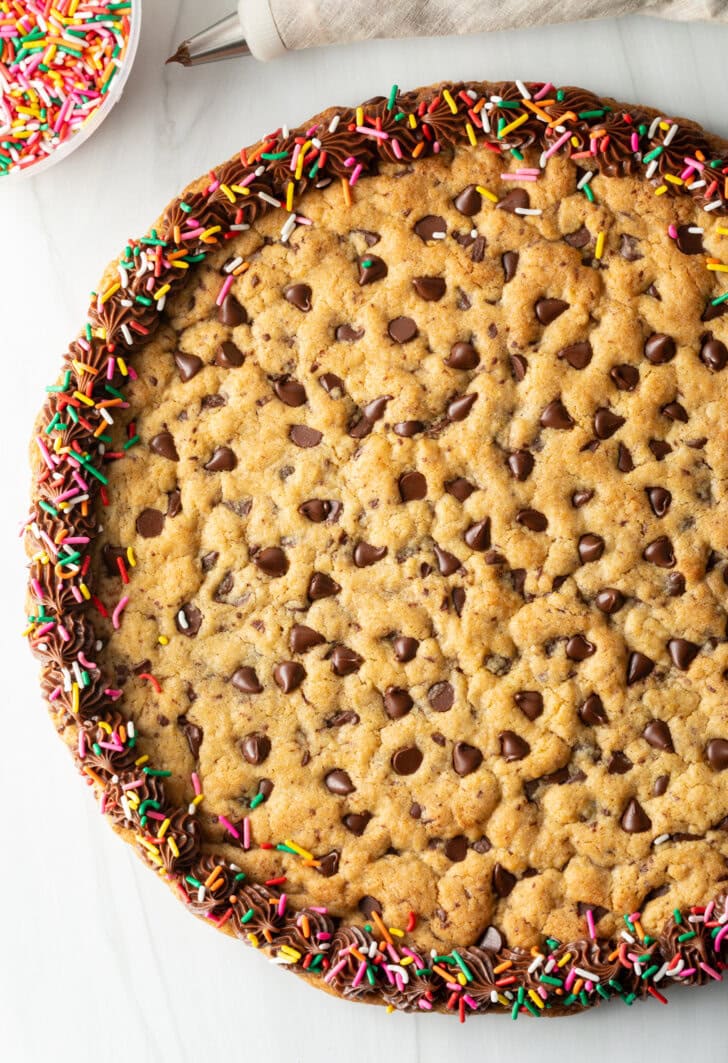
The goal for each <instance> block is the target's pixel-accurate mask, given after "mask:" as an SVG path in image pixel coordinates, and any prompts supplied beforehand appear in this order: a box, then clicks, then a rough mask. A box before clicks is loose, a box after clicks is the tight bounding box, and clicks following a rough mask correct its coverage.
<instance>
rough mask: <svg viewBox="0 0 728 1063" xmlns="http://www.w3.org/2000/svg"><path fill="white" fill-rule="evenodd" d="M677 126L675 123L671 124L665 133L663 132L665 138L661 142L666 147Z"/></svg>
mask: <svg viewBox="0 0 728 1063" xmlns="http://www.w3.org/2000/svg"><path fill="white" fill-rule="evenodd" d="M677 128H678V127H677V126H676V125H671V126H670V128H669V129H668V131H667V133H666V134H665V139H664V140H663V142H662V143H663V144H664V145H665V147H667V145H668V144H671V143H672V138H673V137H674V136H675V134H676V133H677Z"/></svg>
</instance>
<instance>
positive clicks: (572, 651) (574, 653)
mask: <svg viewBox="0 0 728 1063" xmlns="http://www.w3.org/2000/svg"><path fill="white" fill-rule="evenodd" d="M596 652H597V648H596V646H595V645H594V643H593V642H589V640H588V639H587V638H585V636H584V635H572V636H571V638H570V639H569V640H568V642H567V643H566V656H567V657H568V658H569V660H570V661H585V660H586V659H587V657H593V656H594V654H595V653H596Z"/></svg>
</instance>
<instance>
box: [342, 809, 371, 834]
mask: <svg viewBox="0 0 728 1063" xmlns="http://www.w3.org/2000/svg"><path fill="white" fill-rule="evenodd" d="M371 818H372V814H371V812H350V813H349V814H348V815H347V816H342V817H341V822H342V823H343V824H344V826H345V827H346V829H347V830H348V831H350V833H351V834H355V835H356V836H357V838H361V836H362V834H363V833H364V831H365V830H366V829H367V825H368V823H369V820H370V819H371Z"/></svg>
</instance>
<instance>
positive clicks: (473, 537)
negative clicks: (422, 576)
mask: <svg viewBox="0 0 728 1063" xmlns="http://www.w3.org/2000/svg"><path fill="white" fill-rule="evenodd" d="M463 539H464V540H465V542H466V543H467V544H468V546H469V547H470V549H471V550H477V551H483V550H487V549H488V547H489V546H490V517H486V518H485V520H480V521H478V523H477V524H471V525H470V527H469V528H467V529H466V531H465V534H464V535H463ZM438 560H439V558H438ZM458 565H459V562H458ZM440 571H441V572H442V568H441V569H440ZM443 575H445V576H448V575H450V573H449V572H443Z"/></svg>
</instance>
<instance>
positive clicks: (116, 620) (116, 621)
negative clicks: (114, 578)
mask: <svg viewBox="0 0 728 1063" xmlns="http://www.w3.org/2000/svg"><path fill="white" fill-rule="evenodd" d="M128 601H129V595H128V594H125V595H124V597H123V598H122V599H121V601H120V602H119V604H118V605H117V607H116V609H114V612H113V613H112V614H111V623H112V624H113V625H114V628H115V630H116V631H118V630H119V628H120V627H121V620H120V617H121V614H122V613H123V611H124V609H125V608H126V606H127V603H128Z"/></svg>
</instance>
